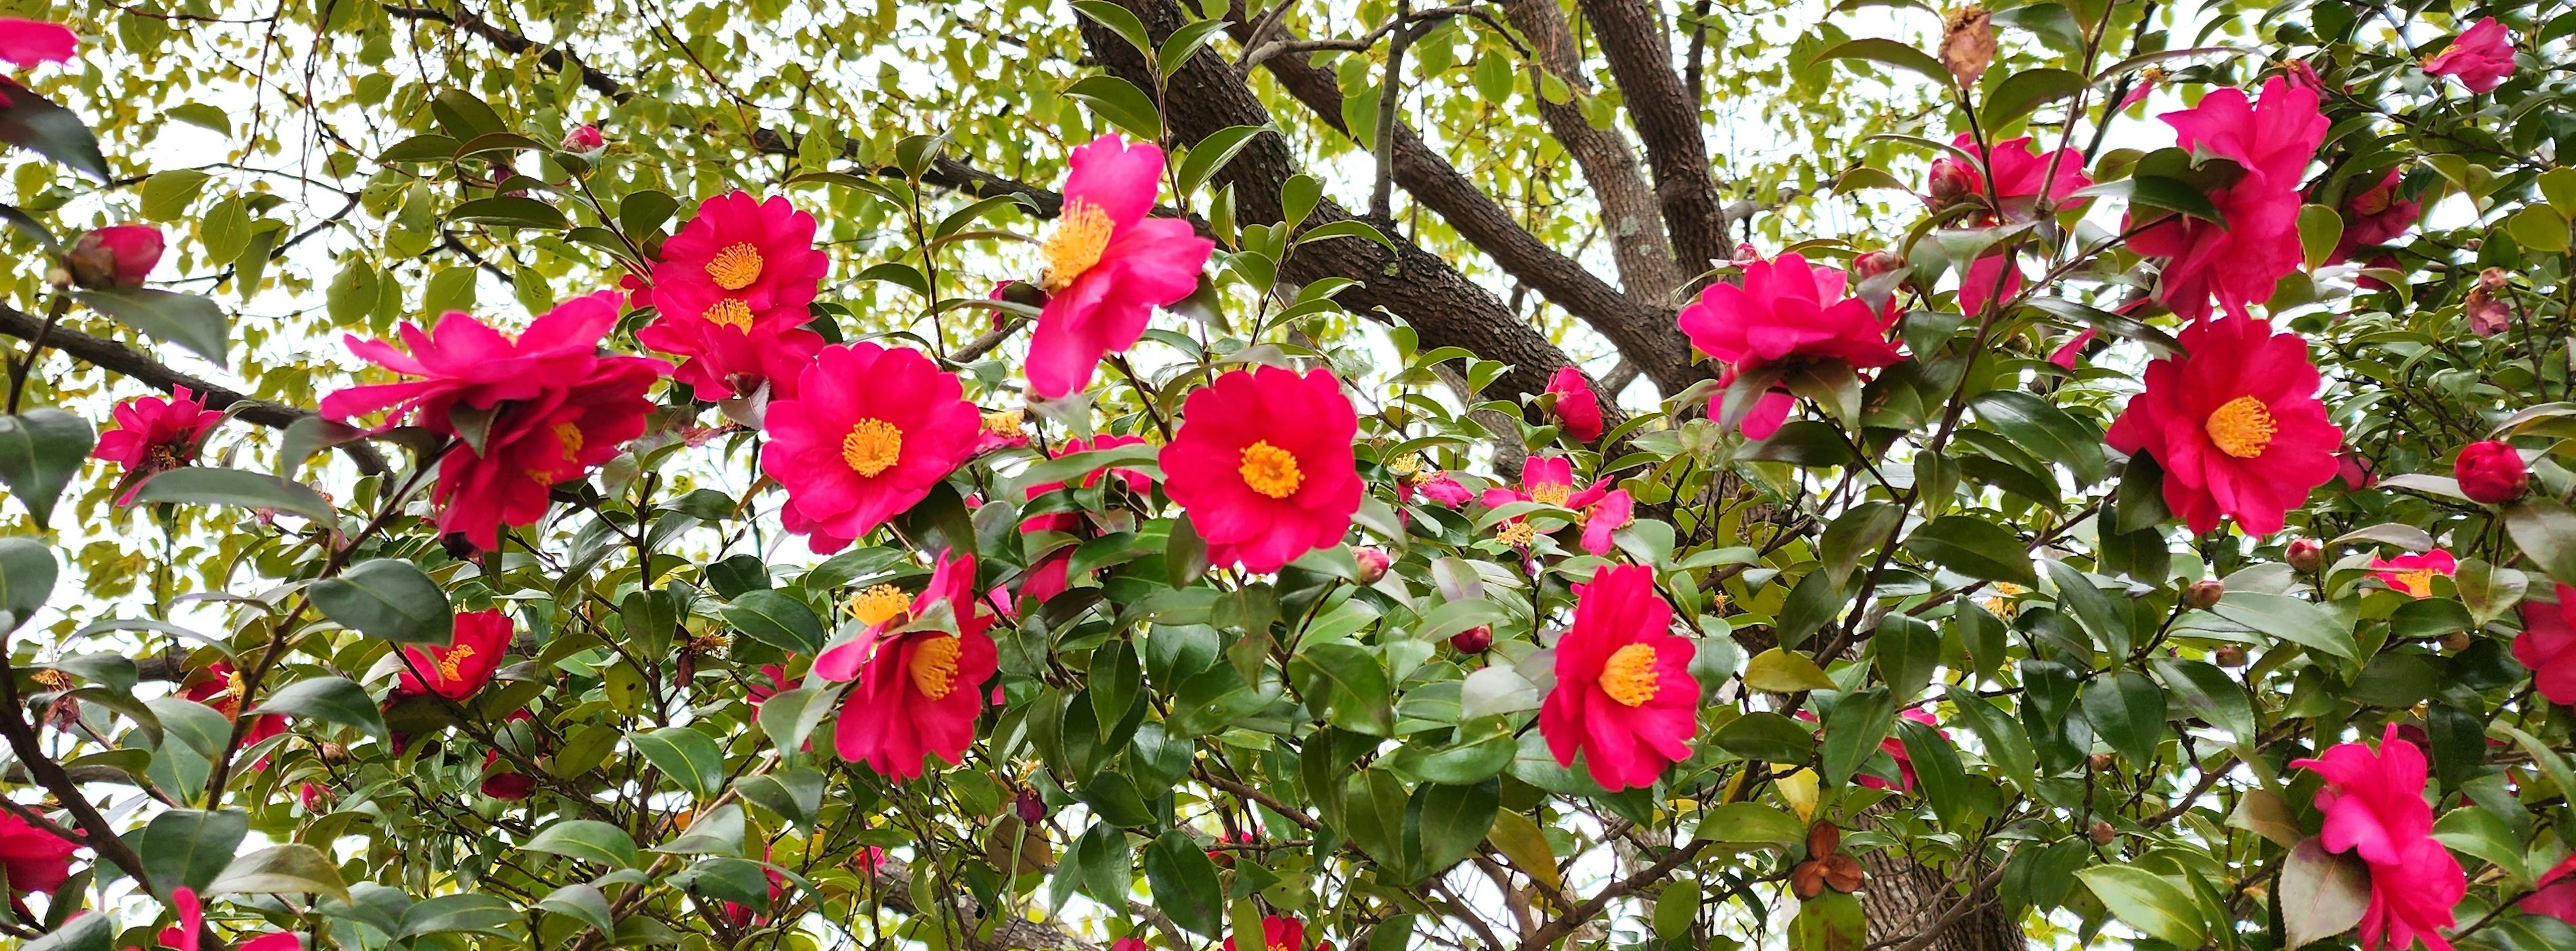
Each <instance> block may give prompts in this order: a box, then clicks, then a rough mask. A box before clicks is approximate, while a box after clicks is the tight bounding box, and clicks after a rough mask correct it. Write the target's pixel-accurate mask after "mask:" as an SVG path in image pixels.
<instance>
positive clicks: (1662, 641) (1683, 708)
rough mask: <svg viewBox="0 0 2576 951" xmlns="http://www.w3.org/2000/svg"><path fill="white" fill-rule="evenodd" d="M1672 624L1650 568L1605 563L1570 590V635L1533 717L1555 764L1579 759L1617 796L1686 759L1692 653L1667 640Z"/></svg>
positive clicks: (1693, 717)
mask: <svg viewBox="0 0 2576 951" xmlns="http://www.w3.org/2000/svg"><path fill="white" fill-rule="evenodd" d="M1672 624H1673V609H1672V606H1671V605H1668V604H1665V603H1664V599H1663V598H1661V597H1658V596H1657V595H1656V594H1655V573H1654V570H1653V569H1650V568H1646V567H1643V566H1640V565H1605V566H1603V567H1602V568H1601V569H1600V570H1599V571H1598V572H1595V573H1594V574H1593V576H1592V583H1590V584H1587V585H1583V586H1582V587H1580V588H1579V589H1577V592H1576V598H1575V603H1574V627H1573V629H1572V630H1569V631H1567V632H1566V633H1565V636H1564V637H1563V638H1561V639H1559V640H1558V641H1557V642H1556V689H1554V690H1552V691H1549V692H1548V695H1547V700H1546V701H1545V702H1544V703H1543V704H1542V705H1541V706H1540V707H1539V713H1538V728H1539V733H1540V735H1542V736H1545V737H1546V738H1547V748H1548V751H1549V752H1551V753H1553V754H1555V755H1556V762H1557V765H1560V766H1567V767H1571V766H1573V765H1574V755H1575V754H1576V753H1578V752H1580V753H1582V754H1584V757H1583V760H1584V765H1585V766H1586V767H1587V768H1588V769H1589V770H1590V772H1591V774H1592V780H1593V781H1594V782H1596V783H1600V784H1601V788H1603V789H1607V790H1610V791H1611V792H1618V791H1620V790H1622V789H1632V788H1636V787H1640V786H1650V785H1653V784H1654V782H1655V778H1656V777H1658V776H1660V775H1662V774H1663V771H1664V767H1666V766H1669V765H1672V763H1673V762H1674V761H1676V760H1679V759H1681V758H1683V757H1685V756H1689V755H1690V746H1691V737H1692V735H1693V734H1695V733H1696V732H1698V729H1699V696H1700V687H1699V681H1698V680H1696V679H1694V678H1692V677H1691V675H1690V662H1691V657H1692V655H1693V654H1694V653H1696V650H1697V649H1696V648H1694V647H1692V646H1691V642H1690V641H1688V640H1686V639H1684V638H1680V637H1675V636H1673V633H1672Z"/></svg>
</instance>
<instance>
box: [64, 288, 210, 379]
mask: <svg viewBox="0 0 2576 951" xmlns="http://www.w3.org/2000/svg"><path fill="white" fill-rule="evenodd" d="M72 299H73V300H77V301H80V302H81V303H82V304H83V305H86V306H87V307H88V308H89V309H91V310H95V311H98V312H99V313H102V314H106V315H107V316H109V317H111V318H114V319H115V320H116V322H117V323H120V324H124V325H126V326H128V327H132V328H134V329H135V330H138V331H142V332H143V333H144V334H145V335H147V336H150V337H151V338H153V339H155V340H159V341H162V342H164V343H174V344H178V345H179V346H182V347H186V348H188V352H190V353H194V354H196V355H198V356H201V357H204V358H206V360H207V362H210V363H213V364H214V365H216V366H223V365H224V359H225V356H224V353H225V351H226V350H227V349H228V348H229V347H230V345H231V337H232V326H231V322H230V321H229V320H227V319H226V318H225V317H224V309H223V308H222V307H221V306H219V305H217V304H216V303H215V301H214V299H213V298H210V297H199V296H197V295H195V294H174V293H171V292H169V291H156V290H152V289H150V288H145V287H128V288H118V289H115V290H104V291H73V292H72Z"/></svg>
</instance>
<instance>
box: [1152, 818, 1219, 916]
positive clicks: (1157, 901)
mask: <svg viewBox="0 0 2576 951" xmlns="http://www.w3.org/2000/svg"><path fill="white" fill-rule="evenodd" d="M1145 883H1146V885H1147V886H1148V887H1150V888H1152V889H1153V897H1154V907H1156V908H1160V909H1162V910H1163V912H1164V913H1165V914H1169V915H1171V916H1172V920H1173V921H1175V922H1178V923H1179V924H1180V926H1181V927H1183V928H1188V929H1190V930H1191V931H1195V932H1198V933H1199V934H1203V935H1215V934H1220V933H1222V932H1223V931H1224V928H1225V914H1224V912H1225V890H1224V889H1223V887H1221V886H1220V885H1219V884H1218V882H1217V872H1216V863H1214V862H1211V861H1209V860H1208V857H1207V853H1206V852H1204V851H1201V850H1200V849H1199V847H1198V843H1196V842H1192V841H1190V837H1189V836H1188V835H1187V834H1185V833H1183V832H1181V831H1180V830H1178V829H1174V830H1171V831H1167V832H1165V833H1163V835H1162V837H1161V838H1158V839H1155V840H1154V844H1153V845H1151V846H1148V847H1146V849H1145Z"/></svg>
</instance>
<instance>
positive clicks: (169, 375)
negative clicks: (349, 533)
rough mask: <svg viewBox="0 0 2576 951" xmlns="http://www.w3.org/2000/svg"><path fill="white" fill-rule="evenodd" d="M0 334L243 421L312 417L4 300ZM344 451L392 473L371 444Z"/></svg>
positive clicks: (274, 423)
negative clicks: (186, 394)
mask: <svg viewBox="0 0 2576 951" xmlns="http://www.w3.org/2000/svg"><path fill="white" fill-rule="evenodd" d="M0 334H5V335H8V336H11V337H16V338H18V339H20V340H33V339H35V338H36V335H38V334H46V336H45V346H47V347H50V348H53V349H55V350H60V351H62V352H64V353H67V354H70V355H72V356H73V357H74V358H77V359H79V360H80V361H82V362H84V363H88V364H89V365H91V366H95V367H98V368H99V369H102V370H108V371H111V372H114V373H120V374H123V375H125V376H128V377H132V378H134V379H137V380H141V381H143V382H145V383H148V384H151V385H152V386H153V387H155V388H157V389H160V390H162V391H164V392H167V391H169V390H170V389H172V388H174V387H181V386H184V387H187V388H188V390H189V391H190V392H192V393H195V394H196V395H197V398H198V399H199V400H201V401H203V402H204V403H205V404H206V408H208V409H217V410H222V409H231V410H233V411H234V412H233V415H235V416H238V417H241V419H242V420H243V421H244V422H250V423H257V424H259V425H262V426H270V427H276V428H280V429H282V428H285V427H286V426H287V425H288V424H291V423H293V422H295V421H296V420H299V419H303V418H304V417H307V416H311V415H313V414H312V413H311V412H309V411H306V410H301V409H296V408H295V407H292V406H287V405H284V404H281V403H271V402H269V401H267V400H262V399H256V398H253V397H251V396H249V395H246V394H243V393H241V392H238V391H236V390H233V389H230V388H227V387H224V386H220V385H217V384H215V383H212V382H209V381H207V380H205V379H202V378H199V377H194V376H189V375H188V374H185V373H181V372H179V371H177V370H173V369H171V368H170V367H169V366H167V365H165V364H163V363H162V362H161V361H159V360H156V359H153V357H152V355H151V354H148V353H145V352H143V351H141V350H137V349H135V348H133V347H129V346H126V345H125V344H123V343H119V342H117V341H114V340H109V339H107V338H105V337H95V336H91V335H89V334H85V333H82V332H80V331H77V330H73V329H71V328H69V327H59V326H58V327H55V328H54V329H53V331H52V332H51V333H46V331H45V321H44V320H42V319H40V318H38V317H36V316H35V315H33V314H29V313H26V312H24V311H21V310H18V309H17V308H14V307H10V306H8V305H6V304H0ZM340 449H341V451H342V452H345V453H347V454H348V456H349V461H350V462H353V463H356V464H357V466H358V469H359V470H360V471H363V472H366V473H368V474H370V475H382V474H384V473H385V472H388V471H391V470H390V469H389V468H388V467H387V466H386V465H385V457H384V456H382V455H380V454H378V453H377V452H376V450H375V447H373V446H369V445H367V444H365V443H357V442H350V443H342V444H340Z"/></svg>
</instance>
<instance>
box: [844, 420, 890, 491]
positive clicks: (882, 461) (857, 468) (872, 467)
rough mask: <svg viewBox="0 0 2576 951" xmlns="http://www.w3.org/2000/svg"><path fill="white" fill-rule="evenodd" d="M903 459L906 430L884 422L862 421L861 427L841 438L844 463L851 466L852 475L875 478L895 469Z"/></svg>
mask: <svg viewBox="0 0 2576 951" xmlns="http://www.w3.org/2000/svg"><path fill="white" fill-rule="evenodd" d="M901 455H903V430H900V429H896V428H895V426H894V424H893V423H889V422H886V421H885V420H882V419H877V418H875V417H869V418H867V419H862V420H859V424H858V425H856V426H852V427H850V434H849V435H847V436H843V437H841V461H843V462H846V463H849V464H850V471H852V472H856V473H858V474H860V475H863V476H868V477H870V478H874V477H875V476H876V474H877V473H880V472H884V471H886V470H887V469H891V468H893V467H894V461H895V459H896V458H897V457H900V456H901Z"/></svg>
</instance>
